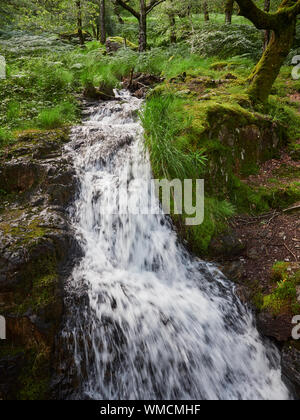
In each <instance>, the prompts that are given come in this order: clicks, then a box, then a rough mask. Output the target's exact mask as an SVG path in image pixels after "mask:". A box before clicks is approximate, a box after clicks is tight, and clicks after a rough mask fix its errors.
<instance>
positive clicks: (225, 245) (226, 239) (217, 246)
mask: <svg viewBox="0 0 300 420" xmlns="http://www.w3.org/2000/svg"><path fill="white" fill-rule="evenodd" d="M244 250H245V245H244V244H243V242H242V240H241V239H240V238H238V237H237V236H236V234H235V233H234V232H233V231H231V230H229V231H227V232H225V233H222V234H221V235H219V236H216V237H214V238H213V239H212V240H211V243H210V246H209V251H210V254H212V255H214V256H216V257H222V258H224V259H228V258H233V257H237V256H239V255H241V254H242V253H243V251H244Z"/></svg>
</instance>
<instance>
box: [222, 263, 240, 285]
mask: <svg viewBox="0 0 300 420" xmlns="http://www.w3.org/2000/svg"><path fill="white" fill-rule="evenodd" d="M244 271H245V268H244V262H243V261H242V260H237V261H230V262H228V263H226V264H224V265H223V266H222V272H223V273H224V274H225V276H226V277H228V278H229V279H230V280H232V281H236V282H239V281H241V279H242V278H243V276H244Z"/></svg>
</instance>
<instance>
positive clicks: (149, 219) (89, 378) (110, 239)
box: [62, 91, 291, 400]
mask: <svg viewBox="0 0 300 420" xmlns="http://www.w3.org/2000/svg"><path fill="white" fill-rule="evenodd" d="M141 106H142V101H141V100H139V99H136V98H133V97H131V96H130V95H129V94H128V93H127V92H124V91H122V92H119V93H118V95H117V97H116V99H115V100H113V101H109V102H106V103H99V104H91V105H90V106H89V108H87V110H86V119H85V121H84V123H83V125H82V126H78V127H75V128H74V129H73V132H72V142H71V143H70V144H69V145H68V146H67V147H68V150H67V152H68V153H70V155H71V156H72V159H73V161H74V166H75V168H76V173H77V177H78V180H79V192H78V196H77V198H76V202H75V204H74V206H73V208H72V209H71V219H72V225H73V228H74V230H75V232H76V237H77V241H78V243H79V244H80V247H81V249H82V254H83V257H82V258H81V259H80V261H78V263H77V264H76V266H75V268H74V270H73V273H72V275H71V277H70V278H69V280H68V282H67V285H66V298H65V306H66V313H67V316H66V321H65V324H64V327H63V330H62V341H63V343H64V346H66V348H67V349H68V352H69V355H70V360H71V362H70V364H69V365H68V366H67V367H66V366H64V367H62V370H64V372H65V376H66V377H67V379H68V381H69V383H70V384H72V391H71V392H68V394H66V393H65V394H64V397H65V398H68V399H91V400H104V399H108V400H148V399H152V400H162V399H163V400H174V399H181V400H185V399H186V400H193V399H195V400H215V399H218V400H225V399H243V400H250V399H289V398H291V395H290V393H289V390H288V388H287V387H286V385H285V384H284V382H283V380H282V377H281V369H280V355H279V352H278V350H277V348H276V347H275V346H274V345H273V344H272V343H271V342H270V341H269V340H265V339H263V338H262V337H261V336H260V334H259V333H258V331H257V329H256V327H255V320H254V317H253V315H252V313H251V311H250V310H249V309H247V308H246V307H245V306H244V305H243V304H242V303H241V302H240V301H239V299H238V297H237V296H236V294H235V291H234V285H233V284H232V283H231V282H230V281H229V280H227V279H226V278H225V277H224V276H223V275H222V273H221V272H220V271H219V270H218V269H217V268H216V267H215V266H214V265H212V264H209V263H206V262H203V261H201V260H199V259H198V258H195V257H193V256H192V255H190V254H189V253H188V252H187V251H186V250H185V248H184V247H183V246H182V245H181V244H180V243H179V242H178V239H177V236H176V233H175V231H174V229H173V227H172V224H171V222H170V219H169V217H166V216H165V215H164V214H163V213H162V211H160V212H157V213H158V214H152V215H144V214H136V215H133V214H118V204H116V201H117V200H116V196H117V195H118V193H119V191H121V189H122V187H124V185H122V184H124V182H126V184H127V189H128V195H129V199H130V201H131V200H132V201H133V202H144V201H146V200H147V198H148V194H149V189H147V188H144V185H145V184H144V182H143V183H141V184H140V188H139V182H136V181H138V180H140V179H143V180H144V181H146V182H149V183H150V181H151V177H152V174H151V167H150V163H149V157H148V155H147V153H145V152H144V148H143V132H142V127H141V124H140V122H139V119H138V111H139V109H140V108H141ZM128 174H129V175H128ZM122 199H123V198H122V197H121V200H122ZM157 207H158V208H159V203H158V202H157Z"/></svg>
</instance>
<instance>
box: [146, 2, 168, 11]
mask: <svg viewBox="0 0 300 420" xmlns="http://www.w3.org/2000/svg"><path fill="white" fill-rule="evenodd" d="M164 1H166V0H152V1H151V3H150V4H149V6H148V7H147V8H146V13H147V15H148V14H149V13H150V12H152V10H153V9H154V8H155V7H156V6H158V5H159V4H161V3H163V2H164Z"/></svg>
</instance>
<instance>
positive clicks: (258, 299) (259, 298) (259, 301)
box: [252, 291, 264, 311]
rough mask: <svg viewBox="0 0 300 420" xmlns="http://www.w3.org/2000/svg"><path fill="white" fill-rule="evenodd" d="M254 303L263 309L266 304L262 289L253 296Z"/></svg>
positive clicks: (259, 308)
mask: <svg viewBox="0 0 300 420" xmlns="http://www.w3.org/2000/svg"><path fill="white" fill-rule="evenodd" d="M252 303H253V305H254V306H255V307H256V308H257V309H258V310H259V311H261V310H262V308H263V306H264V295H263V293H262V292H261V291H259V292H257V293H255V295H254V296H253V298H252Z"/></svg>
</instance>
